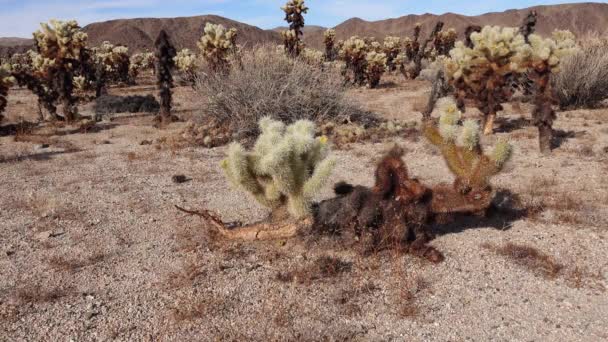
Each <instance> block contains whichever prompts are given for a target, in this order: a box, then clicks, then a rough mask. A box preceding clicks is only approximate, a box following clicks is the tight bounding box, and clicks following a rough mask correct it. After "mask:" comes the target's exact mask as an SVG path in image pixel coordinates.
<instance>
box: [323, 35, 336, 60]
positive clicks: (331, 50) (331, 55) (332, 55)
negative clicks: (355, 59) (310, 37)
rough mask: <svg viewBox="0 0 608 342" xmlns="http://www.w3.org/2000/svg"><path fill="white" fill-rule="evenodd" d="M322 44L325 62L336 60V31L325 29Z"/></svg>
mask: <svg viewBox="0 0 608 342" xmlns="http://www.w3.org/2000/svg"><path fill="white" fill-rule="evenodd" d="M323 43H324V44H325V60H326V61H328V62H332V61H334V60H335V59H336V55H337V50H336V30H334V29H327V31H325V32H324V33H323Z"/></svg>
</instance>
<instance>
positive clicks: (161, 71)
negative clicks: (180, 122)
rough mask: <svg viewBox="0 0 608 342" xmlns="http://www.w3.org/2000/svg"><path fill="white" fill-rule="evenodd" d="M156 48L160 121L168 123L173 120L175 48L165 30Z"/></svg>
mask: <svg viewBox="0 0 608 342" xmlns="http://www.w3.org/2000/svg"><path fill="white" fill-rule="evenodd" d="M154 46H155V47H156V54H155V57H156V83H157V86H158V89H159V95H160V112H159V121H160V122H161V123H168V122H170V121H171V120H172V116H171V100H172V94H171V88H173V76H172V74H171V72H172V70H173V68H174V67H175V56H176V54H177V53H176V51H175V47H173V44H172V43H171V40H170V39H169V35H168V34H167V32H165V30H161V31H160V33H159V34H158V37H157V38H156V41H155V42H154Z"/></svg>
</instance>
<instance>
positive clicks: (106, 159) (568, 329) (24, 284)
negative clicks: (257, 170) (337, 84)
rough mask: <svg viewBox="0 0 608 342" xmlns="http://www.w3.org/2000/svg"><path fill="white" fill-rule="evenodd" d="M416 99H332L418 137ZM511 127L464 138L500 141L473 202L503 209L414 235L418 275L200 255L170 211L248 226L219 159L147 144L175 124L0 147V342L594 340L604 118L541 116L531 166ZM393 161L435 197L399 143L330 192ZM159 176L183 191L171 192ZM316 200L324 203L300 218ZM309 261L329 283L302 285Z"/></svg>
mask: <svg viewBox="0 0 608 342" xmlns="http://www.w3.org/2000/svg"><path fill="white" fill-rule="evenodd" d="M429 89H430V87H429V84H427V83H425V82H406V81H402V80H400V79H399V78H398V77H393V78H388V79H387V82H385V85H384V86H383V87H382V88H381V89H377V90H367V89H362V90H353V91H351V92H350V93H349V96H351V97H352V98H353V100H354V101H359V102H360V103H361V104H362V105H363V106H366V107H367V108H369V109H370V110H372V111H374V112H376V113H378V114H379V115H382V116H385V117H388V118H395V119H400V120H408V121H418V122H419V121H420V114H418V112H417V108H420V106H421V105H422V104H424V101H425V95H426V93H427V92H428V91H429ZM112 91H113V92H115V93H116V94H124V93H133V94H146V93H150V92H153V91H154V88H153V87H151V86H139V87H134V88H131V89H113V90H112ZM196 98H197V96H196V94H194V93H193V92H192V90H190V89H188V88H179V89H178V90H177V95H176V103H177V110H176V113H177V114H178V115H183V116H188V115H191V114H193V113H194V114H196V113H197V112H198V111H200V110H201V106H200V104H199V103H197V102H196V101H194V100H193V99H196ZM9 100H10V104H9V108H8V119H7V121H6V122H5V123H11V122H12V123H15V122H18V121H20V120H34V119H35V117H36V114H35V113H36V112H37V106H36V105H35V104H36V100H35V97H33V96H32V95H31V94H30V93H29V92H27V91H25V90H14V91H12V92H11V93H10V97H9ZM87 111H90V106H88V107H87V106H84V107H83V109H82V112H83V113H85V114H86V113H87ZM529 113H530V108H529V106H528V105H525V104H514V105H512V106H507V107H506V111H505V113H503V114H502V118H503V119H502V120H501V121H502V122H501V125H500V127H499V128H498V129H497V131H499V132H498V133H497V134H496V135H495V136H493V137H489V138H484V143H486V144H488V145H491V144H492V143H493V142H495V141H496V139H498V138H505V137H508V138H510V139H511V140H512V141H513V143H514V145H515V154H514V157H513V159H512V161H511V162H510V163H509V165H508V167H507V169H506V170H505V171H504V172H503V173H502V174H500V175H499V176H497V177H496V178H495V179H494V180H493V183H494V185H495V186H496V188H497V189H500V190H502V191H503V192H506V191H507V190H508V191H510V192H511V193H514V194H517V195H518V197H519V198H520V200H519V201H518V202H519V203H518V204H517V205H514V204H513V205H511V204H509V203H502V202H501V203H498V205H499V207H501V208H503V207H504V208H507V209H504V211H503V209H501V210H499V211H497V212H495V213H493V214H492V215H490V216H489V217H487V218H467V219H464V220H458V221H454V222H451V223H448V224H445V225H437V226H434V227H433V230H434V232H435V233H436V235H437V236H436V238H435V239H434V240H433V242H432V245H433V246H434V247H436V248H437V249H439V250H440V251H441V252H443V253H444V255H445V256H446V260H445V261H444V262H443V263H440V264H437V265H433V264H430V263H428V262H426V261H422V260H420V259H417V258H414V257H412V256H409V255H403V254H399V253H396V252H392V251H384V252H379V253H377V254H375V255H372V256H361V255H359V254H357V253H356V252H354V251H353V249H352V248H351V247H349V246H345V245H343V244H341V243H340V242H339V241H337V240H335V239H334V238H331V237H323V238H320V239H294V240H286V241H274V242H260V243H241V242H229V241H224V240H221V239H219V238H217V237H215V236H214V234H212V233H211V232H212V229H211V228H210V227H209V226H207V225H206V224H205V223H204V222H203V221H202V220H201V219H200V218H198V217H196V216H190V215H187V214H184V213H182V212H180V211H178V210H176V209H175V207H174V206H175V205H179V206H182V207H186V208H191V209H202V208H206V209H209V210H212V211H215V212H216V213H218V214H219V215H220V216H221V217H222V218H223V219H224V220H225V221H244V222H251V221H255V220H257V219H261V218H263V217H264V215H265V214H266V211H265V210H264V209H263V208H261V207H259V206H258V205H256V204H255V203H254V202H253V201H252V200H251V199H250V198H249V197H248V196H247V195H246V194H243V193H241V192H239V191H236V190H233V189H232V188H231V187H230V186H229V185H228V183H227V182H226V181H225V179H224V177H223V174H222V172H221V169H220V167H219V162H220V160H221V159H222V158H223V156H224V155H225V152H226V148H225V147H218V148H213V149H205V148H202V147H195V146H187V147H182V146H174V145H171V144H167V143H164V144H163V143H158V141H159V139H160V138H162V137H174V136H178V135H179V132H180V130H181V128H182V127H183V125H184V124H183V123H176V124H174V125H172V126H171V127H169V128H167V129H164V130H158V129H156V128H153V126H152V117H151V116H128V115H121V116H117V117H116V118H114V120H111V121H110V120H105V121H104V122H102V123H101V124H99V125H98V127H97V129H92V130H89V131H87V132H81V131H78V130H75V129H70V128H66V127H64V128H54V127H43V128H40V129H37V130H35V131H34V132H20V134H18V137H17V138H16V137H15V135H14V134H5V135H4V136H2V137H0V179H2V186H1V188H0V341H42V340H45V341H220V340H221V341H224V340H234V341H248V340H251V341H275V340H276V341H323V340H327V341H556V340H561V341H601V340H608V328H607V326H606V322H607V321H608V296H607V295H606V287H607V286H608V280H607V279H608V253H607V252H608V239H607V238H608V228H607V225H608V120H606V118H607V117H608V110H607V109H596V110H577V111H568V112H562V113H559V119H558V120H557V122H556V128H557V129H559V130H560V136H561V139H560V146H559V147H558V148H557V149H556V150H555V151H554V153H553V154H552V155H551V156H543V155H540V154H539V153H538V151H537V146H536V131H535V129H534V127H531V126H530V125H529V124H527V122H526V120H525V119H526V118H529V115H530V114H529ZM469 114H471V115H473V114H474V113H473V112H472V113H469ZM160 140H162V139H160ZM148 142H149V143H151V144H148ZM395 142H396V143H399V144H401V145H402V146H403V147H404V148H405V150H406V151H407V154H406V155H405V157H404V159H405V161H406V163H407V165H408V167H409V170H410V173H411V174H413V175H415V176H417V177H418V178H419V179H421V180H422V181H423V182H424V183H425V184H429V185H430V184H436V183H440V182H450V181H451V179H452V177H451V175H450V173H449V172H448V170H447V168H446V166H445V164H444V163H443V161H442V159H441V157H440V156H439V154H438V153H437V152H436V151H435V150H434V148H432V147H431V146H429V144H428V143H426V142H425V141H424V138H416V137H411V136H410V137H397V138H394V139H390V140H385V141H382V142H378V143H372V142H361V143H356V144H352V145H351V146H349V147H348V148H344V149H342V150H339V151H336V152H335V154H336V155H337V157H338V160H339V164H338V165H339V166H338V168H337V170H336V172H335V173H334V175H333V178H332V180H331V181H332V182H331V183H333V182H337V181H340V180H346V181H349V182H353V183H355V184H364V185H370V184H371V183H372V178H373V172H374V165H375V164H374V163H375V162H376V160H378V158H379V157H380V156H381V155H382V153H383V151H385V150H387V148H389V147H390V146H391V145H392V144H394V143H395ZM142 143H143V144H142ZM47 145H48V146H47ZM178 174H183V175H185V176H187V177H188V179H189V181H187V182H185V183H181V184H177V183H174V182H173V180H172V176H174V175H178ZM329 196H331V185H328V186H327V188H326V189H325V190H324V192H323V194H322V196H320V198H323V197H329ZM511 206H513V208H515V207H517V208H519V209H517V210H516V209H513V208H511ZM522 247H526V248H529V249H524V248H522ZM320 260H321V261H322V260H330V264H331V265H333V266H332V267H326V268H321V269H319V268H318V267H315V266H316V265H318V264H319V263H320Z"/></svg>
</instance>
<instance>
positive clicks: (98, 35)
mask: <svg viewBox="0 0 608 342" xmlns="http://www.w3.org/2000/svg"><path fill="white" fill-rule="evenodd" d="M531 10H536V11H537V12H538V14H539V20H538V26H537V32H539V33H540V34H543V35H547V34H550V33H551V31H553V30H554V29H567V30H570V31H572V32H573V33H574V34H576V35H577V36H579V35H582V34H584V33H587V32H589V31H593V32H598V33H600V34H606V33H608V26H607V25H606V22H607V21H608V4H607V3H591V2H589V3H576V4H562V5H548V6H535V7H531V8H525V9H518V10H508V11H505V12H494V13H486V14H482V15H478V16H465V15H460V14H454V13H445V14H442V15H434V14H428V13H427V14H422V15H407V16H403V17H400V18H394V19H386V20H380V21H365V20H363V19H359V18H352V19H349V20H347V21H345V22H343V23H341V24H339V25H338V26H336V27H335V29H336V33H337V38H338V39H346V38H348V37H350V36H352V35H358V36H362V37H364V36H367V37H376V38H378V39H383V38H384V37H385V36H387V35H395V36H401V37H404V36H411V35H412V32H413V28H414V26H415V25H416V23H421V24H422V28H423V35H426V34H428V32H430V30H431V29H432V27H433V26H434V25H435V23H436V22H437V21H438V20H441V21H443V22H444V23H445V27H446V28H451V27H453V28H455V29H456V30H457V31H458V32H463V31H464V29H465V27H466V26H468V25H472V24H475V25H482V26H483V25H500V26H519V25H520V23H521V22H522V20H523V18H524V17H525V16H526V15H527V14H528V13H529V12H530V11H531ZM207 22H211V23H214V24H222V25H224V26H226V27H235V28H237V29H238V30H239V37H238V42H239V44H242V45H245V46H252V45H255V44H258V43H266V42H270V43H280V41H281V38H280V34H279V33H278V31H279V30H281V29H282V28H276V29H273V30H262V29H260V28H258V27H255V26H251V25H247V24H244V23H241V22H238V21H234V20H230V19H227V18H223V17H220V16H215V15H202V16H194V17H180V18H138V19H120V20H110V21H106V22H99V23H93V24H90V25H87V26H85V27H84V30H85V31H86V32H87V33H88V34H89V40H90V43H91V45H93V46H95V45H99V44H101V43H102V42H103V41H106V40H107V41H110V42H112V43H114V44H124V45H127V46H129V48H130V49H131V51H132V52H137V51H142V50H152V49H153V45H154V39H155V38H156V36H157V35H158V33H159V32H160V30H161V29H165V30H166V31H167V32H168V33H169V34H170V35H171V37H172V39H173V41H174V44H175V45H176V47H177V48H180V49H181V48H190V49H195V48H196V42H197V41H198V39H199V38H200V37H201V35H202V34H203V28H204V27H205V24H206V23H207ZM324 30H325V29H324V28H323V27H320V26H313V25H309V26H308V28H307V29H306V30H305V34H304V41H305V42H306V43H307V45H308V46H311V47H315V48H318V49H322V48H323V32H324ZM31 44H32V41H31V40H28V39H22V38H0V56H4V55H6V54H9V53H11V52H21V51H25V50H26V49H28V48H30V47H31Z"/></svg>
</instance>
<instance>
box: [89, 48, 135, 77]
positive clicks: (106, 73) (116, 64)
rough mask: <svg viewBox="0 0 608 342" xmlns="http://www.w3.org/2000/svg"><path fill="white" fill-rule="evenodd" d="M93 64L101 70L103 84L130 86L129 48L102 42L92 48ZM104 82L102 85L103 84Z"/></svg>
mask: <svg viewBox="0 0 608 342" xmlns="http://www.w3.org/2000/svg"><path fill="white" fill-rule="evenodd" d="M93 52H94V54H95V57H94V58H95V62H96V64H97V65H98V66H99V67H100V68H101V69H102V70H101V71H102V72H103V76H102V77H103V78H104V81H105V82H108V81H109V82H112V83H124V84H132V83H133V82H132V79H131V77H130V72H129V71H130V64H131V60H130V57H129V48H127V47H126V46H122V45H114V44H112V43H110V42H107V41H104V42H103V43H102V44H101V45H100V46H98V47H96V48H93ZM105 82H104V83H105Z"/></svg>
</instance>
